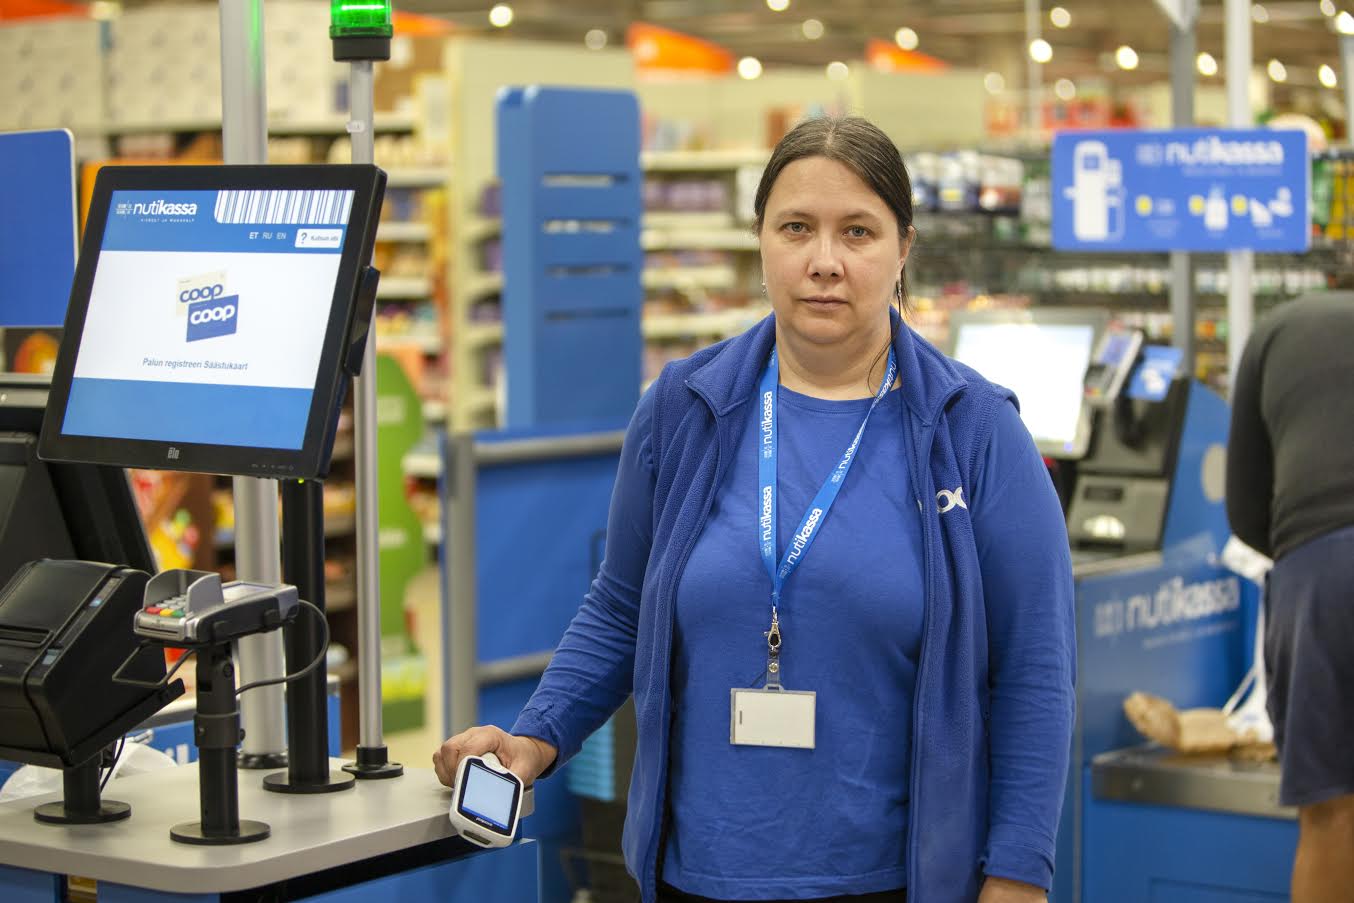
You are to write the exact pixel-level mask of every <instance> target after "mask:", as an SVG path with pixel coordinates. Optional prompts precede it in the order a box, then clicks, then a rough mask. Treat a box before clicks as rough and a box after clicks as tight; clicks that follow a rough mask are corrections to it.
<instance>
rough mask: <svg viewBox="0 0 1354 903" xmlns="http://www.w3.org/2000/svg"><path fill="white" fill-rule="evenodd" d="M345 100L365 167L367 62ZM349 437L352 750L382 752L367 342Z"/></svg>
mask: <svg viewBox="0 0 1354 903" xmlns="http://www.w3.org/2000/svg"><path fill="white" fill-rule="evenodd" d="M350 65H351V67H352V71H351V74H350V75H349V78H348V89H349V90H348V97H349V104H350V107H351V113H350V114H349V122H348V134H349V135H350V136H351V137H352V142H353V162H354V163H371V162H373V161H374V158H375V142H374V136H373V134H372V131H373V129H374V128H375V112H374V110H373V103H374V101H373V95H372V62H371V61H370V60H356V61H354V62H353V63H351V64H350ZM353 389H354V391H353V396H354V398H353V415H354V424H353V428H354V436H355V437H356V456H357V601H358V606H357V610H358V619H359V620H358V641H357V666H358V687H359V691H360V693H361V695H362V703H361V723H360V725H359V730H358V745H359V746H363V747H367V748H369V749H377V748H380V747H382V746H384V743H383V741H382V729H381V655H380V651H381V569H380V557H379V553H380V547H379V541H380V529H381V527H380V516H379V507H378V506H379V497H380V496H379V492H378V491H377V490H378V483H377V479H378V477H377V473H376V463H377V454H376V341H375V339H374V338H372V339H368V341H367V348H366V351H365V352H364V354H363V358H362V375H361V376H359V377H358V378H357V379H356V380H354V386H353Z"/></svg>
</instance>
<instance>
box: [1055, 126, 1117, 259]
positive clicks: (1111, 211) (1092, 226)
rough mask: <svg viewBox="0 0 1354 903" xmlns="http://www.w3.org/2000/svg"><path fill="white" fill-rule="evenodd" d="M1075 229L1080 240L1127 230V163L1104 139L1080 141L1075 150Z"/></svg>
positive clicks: (1072, 195) (1072, 188)
mask: <svg viewBox="0 0 1354 903" xmlns="http://www.w3.org/2000/svg"><path fill="white" fill-rule="evenodd" d="M1072 158H1073V163H1072V167H1073V169H1072V184H1071V185H1070V186H1069V187H1068V188H1067V189H1065V191H1066V195H1067V197H1070V198H1071V199H1072V205H1073V208H1074V210H1073V214H1072V216H1073V232H1074V233H1075V234H1076V236H1077V241H1087V242H1097V241H1109V240H1110V239H1117V238H1119V237H1121V236H1122V235H1123V234H1124V165H1123V162H1122V161H1120V160H1118V159H1116V158H1114V157H1111V156H1110V154H1109V148H1107V147H1106V146H1105V142H1103V141H1078V142H1077V146H1076V150H1074V151H1073V152H1072Z"/></svg>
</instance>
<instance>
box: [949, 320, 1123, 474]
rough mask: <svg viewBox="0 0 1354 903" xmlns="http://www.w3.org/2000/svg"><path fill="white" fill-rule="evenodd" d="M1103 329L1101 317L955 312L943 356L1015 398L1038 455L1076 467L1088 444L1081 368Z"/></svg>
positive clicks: (1088, 415)
mask: <svg viewBox="0 0 1354 903" xmlns="http://www.w3.org/2000/svg"><path fill="white" fill-rule="evenodd" d="M1108 322H1109V315H1108V313H1106V312H1105V311H1103V310H1083V309H1077V310H1057V311H1042V310H1041V311H1031V310H994V311H956V312H955V313H954V314H952V315H951V317H950V335H951V355H952V356H953V357H954V358H955V359H956V360H958V361H959V362H961V363H964V364H967V365H968V366H970V367H972V368H973V369H975V370H977V371H978V372H979V373H981V374H982V375H983V376H984V377H986V378H987V379H989V380H991V381H992V382H995V383H998V384H999V385H1002V386H1005V387H1006V388H1008V389H1010V390H1011V391H1012V392H1014V393H1015V394H1016V397H1017V398H1018V399H1019V401H1020V417H1021V419H1022V420H1023V421H1024V422H1025V426H1026V428H1027V429H1029V431H1030V435H1032V436H1033V437H1034V441H1035V444H1036V445H1037V446H1038V447H1039V451H1040V453H1041V454H1043V455H1044V456H1045V457H1048V458H1055V459H1060V460H1079V459H1081V458H1083V457H1085V455H1086V451H1087V448H1088V447H1089V445H1090V441H1091V427H1092V419H1091V411H1090V410H1089V408H1088V406H1087V405H1086V402H1085V394H1084V381H1085V378H1086V368H1087V366H1088V365H1089V364H1090V363H1091V352H1092V350H1093V349H1094V348H1095V343H1096V341H1097V339H1099V337H1100V334H1101V333H1102V332H1103V331H1104V329H1105V327H1106V325H1107V324H1108Z"/></svg>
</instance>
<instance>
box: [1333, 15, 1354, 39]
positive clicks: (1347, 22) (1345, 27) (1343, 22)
mask: <svg viewBox="0 0 1354 903" xmlns="http://www.w3.org/2000/svg"><path fill="white" fill-rule="evenodd" d="M1335 30H1336V31H1338V32H1340V34H1354V16H1351V15H1350V14H1349V13H1340V15H1338V16H1336V17H1335Z"/></svg>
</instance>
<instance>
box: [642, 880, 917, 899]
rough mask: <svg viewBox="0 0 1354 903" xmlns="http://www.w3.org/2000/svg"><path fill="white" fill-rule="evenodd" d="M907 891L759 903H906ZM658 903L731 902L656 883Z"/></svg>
mask: <svg viewBox="0 0 1354 903" xmlns="http://www.w3.org/2000/svg"><path fill="white" fill-rule="evenodd" d="M906 901H907V891H906V890H905V889H903V888H899V889H898V890H886V891H880V892H879V893H877V894H853V895H851V896H848V897H819V898H817V899H815V900H774V901H770V900H768V901H760V903H906ZM658 903H731V901H724V900H712V899H710V898H709V897H697V896H694V895H692V894H684V893H682V892H681V891H679V890H678V889H677V888H675V887H672V886H671V885H669V884H664V883H663V882H661V881H660V882H658Z"/></svg>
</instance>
